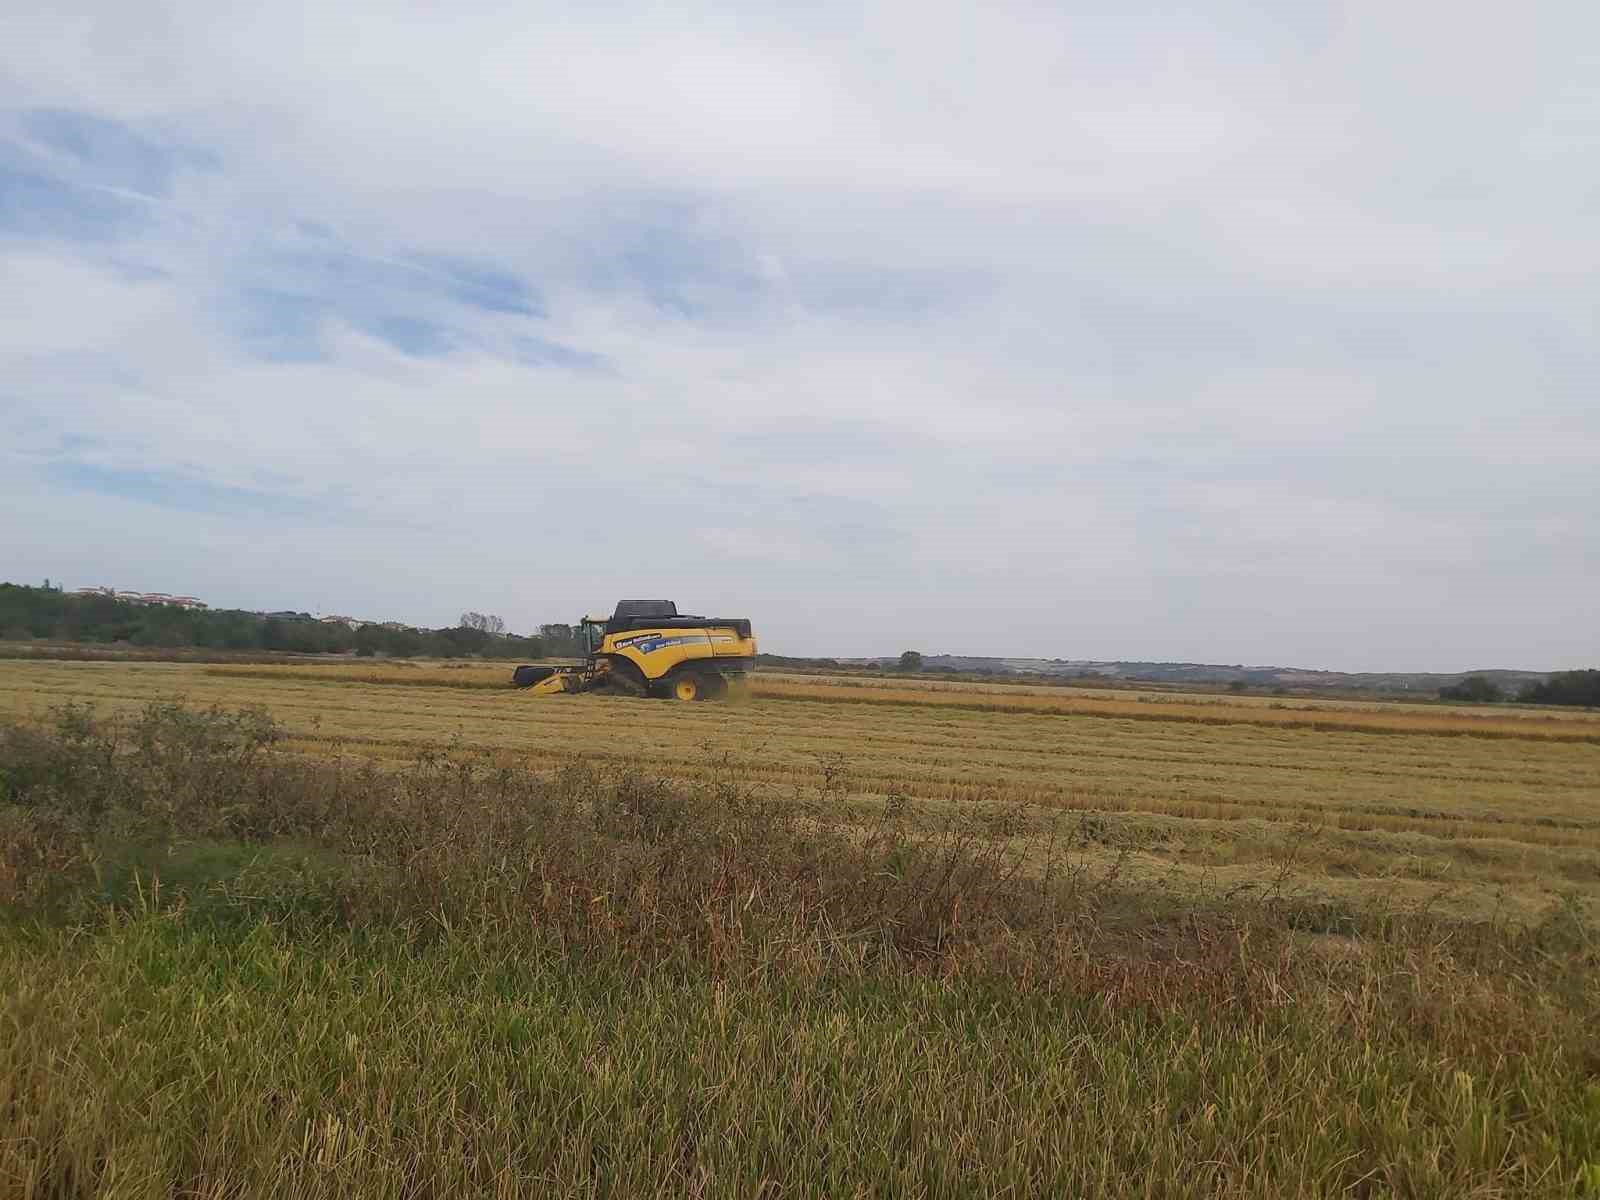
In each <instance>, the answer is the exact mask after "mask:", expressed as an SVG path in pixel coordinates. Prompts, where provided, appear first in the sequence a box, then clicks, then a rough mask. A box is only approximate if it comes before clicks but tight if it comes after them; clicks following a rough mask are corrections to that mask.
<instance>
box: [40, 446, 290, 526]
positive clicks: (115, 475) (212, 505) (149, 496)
mask: <svg viewBox="0 0 1600 1200" xmlns="http://www.w3.org/2000/svg"><path fill="white" fill-rule="evenodd" d="M44 473H45V475H46V476H47V477H48V478H49V479H50V481H51V482H52V483H54V484H57V485H58V486H60V487H63V488H66V489H67V490H69V491H76V492H93V493H96V494H98V495H102V496H114V497H116V498H118V499H120V500H135V501H138V502H139V503H141V504H150V505H154V506H155V507H157V508H170V509H177V510H178V511H181V512H200V513H213V514H218V515H227V516H252V515H253V516H266V517H281V516H305V515H309V514H311V513H314V512H317V511H318V510H319V509H320V508H321V507H322V506H320V505H317V504H313V503H312V502H311V501H309V500H305V499H302V498H300V497H298V496H285V495H280V494H275V493H272V492H259V491H254V490H252V489H250V488H239V487H231V486H229V485H226V484H219V483H213V482H211V481H210V480H206V479H198V478H196V477H194V476H192V475H185V474H180V473H178V472H175V471H141V470H137V469H132V468H122V467H107V466H101V465H99V464H96V463H87V462H75V461H71V460H61V461H57V462H53V463H50V464H49V465H48V466H46V467H45V468H44Z"/></svg>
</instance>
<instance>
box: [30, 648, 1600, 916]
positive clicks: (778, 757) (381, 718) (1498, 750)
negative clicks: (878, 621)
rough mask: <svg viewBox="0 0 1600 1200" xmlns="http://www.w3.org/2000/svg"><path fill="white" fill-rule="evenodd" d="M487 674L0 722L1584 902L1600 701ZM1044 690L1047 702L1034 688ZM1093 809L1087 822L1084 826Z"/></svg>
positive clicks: (79, 675) (342, 671)
mask: <svg viewBox="0 0 1600 1200" xmlns="http://www.w3.org/2000/svg"><path fill="white" fill-rule="evenodd" d="M508 673H509V672H508V669H507V668H506V667H504V666H501V665H493V666H486V665H479V664H426V665H412V664H388V663H377V664H369V663H358V664H349V665H345V664H335V665H309V666H214V665H213V666H204V665H189V664H169V663H58V662H47V663H35V662H19V661H10V662H0V713H11V714H15V715H18V716H31V717H33V718H39V717H42V716H43V715H45V714H46V712H47V711H48V710H49V709H50V708H51V707H52V706H56V705H60V704H63V703H73V702H77V703H90V704H93V705H95V706H97V707H98V708H100V709H102V710H103V711H106V712H115V711H125V710H130V709H133V708H136V707H138V706H140V705H143V704H145V703H148V702H149V701H151V700H157V699H172V698H183V699H185V700H186V701H188V702H190V703H192V704H197V705H202V706H207V705H220V706H224V707H239V706H247V705H260V706H262V707H264V708H265V709H267V711H269V712H270V713H271V714H272V715H273V716H274V718H276V719H277V720H278V721H280V722H281V723H282V724H283V726H284V728H285V730H286V732H287V735H288V738H289V745H290V746H292V747H293V748H294V749H297V750H300V751H302V752H304V753H307V754H312V755H318V756H329V755H345V756H359V757H367V758H374V759H378V760H381V761H385V762H390V763H399V762H404V761H406V760H409V759H411V758H413V757H415V756H416V755H417V754H418V753H420V752H423V751H425V750H428V749H430V748H433V749H437V748H445V747H452V748H454V749H455V750H457V751H461V752H468V753H473V754H478V755H482V756H486V757H487V758H490V759H492V760H494V761H497V762H501V763H509V762H515V763H518V764H521V765H531V766H534V767H536V768H545V769H548V768H553V767H556V766H559V765H562V764H567V763H572V762H585V763H590V764H605V765H609V766H612V767H616V768H619V769H620V768H632V769H635V770H639V771H642V772H644V773H647V774H649V775H651V776H653V777H654V776H666V777H671V778H675V779H680V780H684V781H688V782H696V781H704V780H707V779H710V778H712V777H714V776H717V775H719V774H728V773H730V772H731V773H733V774H735V775H737V776H738V777H739V778H740V779H742V780H747V781H751V782H754V783H759V784H760V785H761V786H763V787H766V788H771V789H774V790H776V791H779V792H783V793H796V792H805V791H807V790H810V789H813V788H816V787H818V786H819V784H820V783H821V781H822V780H824V778H826V781H827V787H828V790H829V792H830V794H833V795H835V796H837V797H838V798H839V800H840V801H841V802H843V803H853V804H857V805H864V806H868V807H870V806H872V805H874V804H879V805H881V803H882V802H883V801H884V800H885V799H886V798H887V797H890V796H903V797H907V798H911V799H914V800H920V801H927V802H933V803H954V804H961V803H973V802H978V803H988V804H994V805H997V806H1005V805H1014V804H1026V805H1031V806H1039V807H1040V808H1041V809H1043V810H1046V811H1051V812H1059V813H1063V814H1066V815H1067V816H1069V817H1071V818H1074V819H1077V820H1078V821H1079V823H1080V825H1081V826H1082V827H1083V828H1085V829H1092V830H1093V833H1094V838H1093V841H1094V846H1093V852H1094V853H1096V854H1098V855H1102V856H1106V857H1114V858H1115V859H1116V860H1117V861H1118V862H1119V864H1120V868H1121V869H1122V870H1123V871H1125V872H1128V873H1130V874H1132V875H1134V876H1137V877H1139V878H1142V879H1144V880H1147V881H1149V882H1150V883H1152V884H1155V885H1159V886H1161V887H1165V888H1172V889H1174V890H1177V891H1179V892H1193V891H1194V890H1196V889H1208V890H1213V891H1223V892H1227V891H1231V890H1233V889H1239V888H1243V889H1245V890H1250V889H1252V888H1254V887H1256V886H1258V885H1262V884H1263V873H1269V874H1270V875H1271V878H1272V880H1273V882H1274V884H1275V885H1276V886H1280V887H1281V886H1284V885H1286V884H1289V885H1292V886H1294V887H1297V888H1301V889H1305V890H1307V891H1308V892H1310V893H1314V894H1315V895H1317V896H1320V897H1326V898H1329V899H1333V900H1337V901H1340V902H1341V903H1365V902H1370V901H1375V900H1377V899H1379V898H1381V897H1388V898H1392V899H1393V900H1394V901H1395V902H1397V903H1405V904H1410V903H1421V902H1424V901H1426V902H1429V903H1432V904H1436V905H1442V906H1444V907H1445V908H1447V909H1449V910H1451V911H1454V912H1458V913H1462V914H1478V915H1487V914H1489V913H1491V912H1494V911H1497V910H1498V911H1506V912H1509V913H1512V914H1521V915H1526V914H1528V913H1531V912H1534V911H1537V910H1539V909H1540V908H1542V907H1543V906H1545V905H1547V904H1548V903H1549V902H1550V901H1551V899H1552V898H1553V897H1555V896H1558V895H1561V894H1564V893H1568V892H1576V893H1579V894H1583V895H1594V896H1600V713H1588V712H1578V713H1561V714H1552V713H1551V712H1549V711H1548V710H1541V709H1535V708H1526V709H1510V710H1500V709H1491V710H1487V715H1486V710H1483V709H1471V708H1460V709H1452V708H1442V707H1438V706H1425V705H1401V704H1396V705H1386V704H1351V703H1339V702H1334V703H1331V704H1328V703H1323V704H1311V703H1309V702H1306V701H1297V702H1295V703H1294V705H1293V706H1284V707H1279V706H1278V702H1276V701H1266V700H1262V699H1260V698H1253V697H1247V698H1234V697H1227V698H1222V697H1216V696H1193V697H1183V696H1178V695H1174V694H1171V693H1161V694H1158V695H1156V696H1155V697H1153V698H1151V697H1145V696H1141V695H1140V694H1138V693H1132V692H1130V693H1121V694H1116V695H1112V696H1110V697H1108V696H1106V695H1105V694H1104V693H1101V692H1090V691H1085V692H1066V693H1065V694H1063V690H1062V689H1032V690H1024V691H1020V692H1014V691H1013V690H1011V689H1009V688H1006V687H1004V686H994V685H983V684H977V685H971V686H966V687H963V686H958V685H950V684H938V685H926V684H918V683H915V682H912V683H907V682H905V681H898V680H897V681H872V680H867V681H862V680H860V679H859V678H846V677H837V678H829V677H821V678H818V677H803V676H786V675H781V674H777V675H769V674H760V675H758V676H757V681H756V686H755V688H754V695H753V698H752V699H751V700H750V701H749V702H748V703H745V704H739V705H723V704H711V703H706V704H692V705H681V704H676V703H667V702H664V701H659V702H658V701H640V700H635V699H631V698H625V697H613V696H607V695H585V696H576V697H545V698H530V697H528V696H525V695H523V694H521V693H519V692H517V691H515V690H513V689H510V688H508V687H506V686H505V683H506V679H507V676H508ZM1041 693H1045V694H1041ZM1091 817H1092V819H1087V818H1091Z"/></svg>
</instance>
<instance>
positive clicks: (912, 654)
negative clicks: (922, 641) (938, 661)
mask: <svg viewBox="0 0 1600 1200" xmlns="http://www.w3.org/2000/svg"><path fill="white" fill-rule="evenodd" d="M900 669H901V670H902V671H920V670H922V654H921V652H919V651H916V650H902V651H901V652H900Z"/></svg>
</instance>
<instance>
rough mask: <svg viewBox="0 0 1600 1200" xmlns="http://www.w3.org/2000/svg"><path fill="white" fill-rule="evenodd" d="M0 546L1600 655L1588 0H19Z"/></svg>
mask: <svg viewBox="0 0 1600 1200" xmlns="http://www.w3.org/2000/svg"><path fill="white" fill-rule="evenodd" d="M4 7H5V10H6V11H5V13H4V14H3V15H0V513H4V516H3V518H0V576H3V577H6V578H10V579H13V580H18V581H27V582H34V581H37V580H38V579H40V578H42V577H44V576H50V577H51V578H53V579H59V580H64V581H65V582H66V583H67V584H68V586H80V585H83V584H96V583H105V584H111V585H114V586H118V587H125V588H134V589H139V590H161V591H169V592H187V593H193V594H196V595H200V596H202V597H204V598H206V599H208V600H210V601H211V602H212V603H213V604H221V605H230V606H231V605H242V606H246V607H251V608H257V607H272V608H277V607H294V608H304V609H311V610H314V611H321V612H339V613H351V614H354V615H357V616H364V617H374V618H398V619H403V620H408V621H413V622H417V623H425V624H445V623H451V622H453V620H454V618H455V617H456V615H457V614H458V613H459V612H460V611H461V610H462V609H465V608H473V609H479V610H483V611H492V612H498V613H501V614H502V615H504V616H505V617H506V619H507V620H508V622H509V623H510V624H511V626H512V627H513V628H514V629H527V628H528V627H529V626H531V625H533V624H535V623H537V622H538V621H541V620H545V621H548V620H565V619H571V618H573V617H575V616H577V615H578V614H579V613H580V612H582V611H584V610H586V609H588V610H595V609H601V608H608V607H609V605H610V604H611V603H612V602H613V601H614V600H615V599H617V598H619V597H634V596H658V595H659V596H669V597H673V598H675V599H677V600H679V601H680V603H681V604H682V605H683V606H685V607H686V608H690V609H693V610H696V611H704V610H707V609H711V610H716V611H717V612H719V613H733V614H738V615H745V614H748V615H749V616H751V617H752V618H753V619H754V620H755V621H756V624H757V632H758V634H760V635H761V636H762V639H763V644H764V647H765V648H767V649H769V650H773V651H777V652H786V653H794V654H807V653H836V654H871V653H895V652H898V651H899V650H901V649H903V648H905V647H906V646H916V647H919V648H921V649H923V650H924V651H928V652H939V651H946V652H955V653H975V654H1001V653H1011V654H1031V655H1043V656H1051V657H1055V656H1061V657H1068V658H1132V659H1186V660H1200V661H1209V662H1247V663H1278V664H1293V665H1301V666H1324V667H1333V668H1344V669H1383V668H1393V669H1458V668H1469V667H1477V666H1524V667H1533V668H1551V667H1563V666H1582V665H1593V664H1595V663H1596V661H1597V660H1600V600H1597V596H1600V520H1597V514H1600V7H1597V6H1596V5H1595V4H1593V3H1592V0H1574V2H1572V3H1558V2H1549V3H1537V2H1535V3H1532V4H1529V5H1521V6H1481V7H1480V6H1471V5H1468V6H1462V5H1460V4H1458V3H1443V2H1434V0H1408V3H1405V4H1399V5H1397V4H1393V3H1376V2H1374V3H1347V4H1333V3H1313V2H1286V3H1282V4H1271V5H1267V4H1260V3H1238V4H1233V3H1210V4H1204V5H1188V6H1160V7H1159V8H1158V7H1155V6H1152V7H1150V8H1149V9H1146V8H1145V7H1144V6H1138V5H1126V4H1110V3H1103V4H1092V5H1091V4H1062V3H1056V4H1038V5H1027V4H1003V3H992V4H982V5H975V4H963V5H939V4H932V5H930V4H928V3H926V0H922V2H919V3H903V4H901V3H890V4H874V5H871V6H869V7H867V8H866V9H864V10H863V9H862V8H860V7H857V6H853V5H835V4H829V3H821V4H814V5H803V6H802V5H772V6H770V7H769V6H766V5H756V4H748V5H743V6H734V5H707V6H696V5H693V4H690V5H674V6H670V7H668V6H637V7H635V6H630V5H627V4H618V5H607V6H601V5H565V6H553V5H540V4H530V3H517V4H510V3H506V4H492V3H484V2H482V0H457V2H455V3H451V4H442V3H429V4H422V3H416V4H388V5H380V4H374V3H368V2H365V0H351V2H349V3H343V4H326V3H317V4H311V3H305V4H301V3H297V2H295V0H284V2H281V3H274V4H260V3H251V4H243V3H237V4H236V3H231V2H226V0H206V2H204V3H164V4H163V3H146V4H138V5H132V4H127V3H123V2H120V0H104V2H102V3H84V2H81V0H63V2H62V3H60V4H55V5H49V6H45V5H28V4H18V5H7V6H4Z"/></svg>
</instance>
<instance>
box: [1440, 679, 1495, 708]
mask: <svg viewBox="0 0 1600 1200" xmlns="http://www.w3.org/2000/svg"><path fill="white" fill-rule="evenodd" d="M1505 698H1506V694H1505V693H1504V692H1502V691H1501V690H1500V688H1499V687H1498V686H1497V685H1496V684H1495V682H1494V680H1492V679H1488V678H1486V677H1485V676H1482V675H1468V676H1467V677H1466V678H1465V679H1463V680H1462V681H1461V682H1460V683H1453V684H1450V685H1449V686H1447V687H1442V688H1440V689H1439V699H1441V700H1464V701H1466V702H1467V703H1469V704H1493V703H1495V702H1496V701H1499V700H1504V699H1505Z"/></svg>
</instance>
